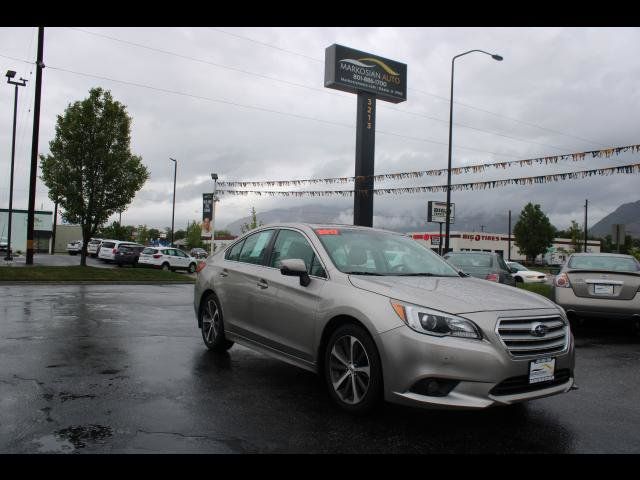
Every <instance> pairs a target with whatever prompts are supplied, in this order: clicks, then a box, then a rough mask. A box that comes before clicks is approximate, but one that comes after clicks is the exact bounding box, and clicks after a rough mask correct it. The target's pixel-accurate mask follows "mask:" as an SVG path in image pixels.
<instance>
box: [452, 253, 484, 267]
mask: <svg viewBox="0 0 640 480" xmlns="http://www.w3.org/2000/svg"><path fill="white" fill-rule="evenodd" d="M445 258H446V259H447V260H449V262H451V263H453V264H454V265H457V266H459V267H483V268H489V267H491V255H479V254H478V255H476V254H473V253H465V254H455V253H452V254H449V255H447V256H446V257H445Z"/></svg>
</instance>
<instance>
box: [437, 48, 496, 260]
mask: <svg viewBox="0 0 640 480" xmlns="http://www.w3.org/2000/svg"><path fill="white" fill-rule="evenodd" d="M473 52H478V53H484V54H485V55H489V56H490V57H491V58H493V59H494V60H497V61H499V62H500V61H502V57H501V56H500V55H496V54H491V53H489V52H485V51H484V50H469V51H468V52H464V53H461V54H459V55H456V56H455V57H453V58H452V59H451V96H450V97H449V161H448V167H447V217H446V224H447V226H446V233H445V247H444V253H445V254H446V253H447V252H448V251H449V224H450V223H451V145H452V142H451V141H452V137H453V73H454V66H455V61H456V58H458V57H462V56H463V55H467V54H469V53H473Z"/></svg>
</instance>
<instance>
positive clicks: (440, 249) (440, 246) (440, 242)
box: [438, 222, 442, 256]
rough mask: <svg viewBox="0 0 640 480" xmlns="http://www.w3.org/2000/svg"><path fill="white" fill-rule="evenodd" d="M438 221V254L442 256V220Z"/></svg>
mask: <svg viewBox="0 0 640 480" xmlns="http://www.w3.org/2000/svg"><path fill="white" fill-rule="evenodd" d="M439 223H440V236H439V237H438V255H440V256H442V222H439Z"/></svg>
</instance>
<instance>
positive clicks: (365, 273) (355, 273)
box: [344, 272, 386, 277]
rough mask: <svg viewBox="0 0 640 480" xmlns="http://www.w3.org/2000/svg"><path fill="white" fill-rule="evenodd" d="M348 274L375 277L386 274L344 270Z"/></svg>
mask: <svg viewBox="0 0 640 480" xmlns="http://www.w3.org/2000/svg"><path fill="white" fill-rule="evenodd" d="M344 273H346V274H348V275H375V276H376V277H384V276H386V275H384V274H382V273H375V272H344Z"/></svg>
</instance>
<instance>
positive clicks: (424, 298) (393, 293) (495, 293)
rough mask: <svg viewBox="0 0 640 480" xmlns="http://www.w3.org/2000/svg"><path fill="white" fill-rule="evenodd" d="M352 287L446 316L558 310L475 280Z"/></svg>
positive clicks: (369, 280) (354, 279)
mask: <svg viewBox="0 0 640 480" xmlns="http://www.w3.org/2000/svg"><path fill="white" fill-rule="evenodd" d="M349 280H350V281H351V284H352V285H353V286H354V287H356V288H360V289H362V290H367V291H370V292H374V293H378V294H380V295H384V296H387V297H389V298H394V299H397V300H401V301H404V302H407V303H413V304H415V305H421V306H425V307H429V308H433V309H435V310H440V311H442V312H446V313H453V314H460V313H471V312H482V311H499V310H524V309H535V308H557V305H556V304H555V303H553V302H551V301H550V300H548V299H547V298H545V297H543V296H542V295H538V294H536V293H532V292H528V291H526V290H522V289H518V288H515V287H511V286H508V285H502V284H498V283H493V282H489V281H487V280H480V279H477V278H472V277H402V276H389V277H362V276H357V275H349Z"/></svg>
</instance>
